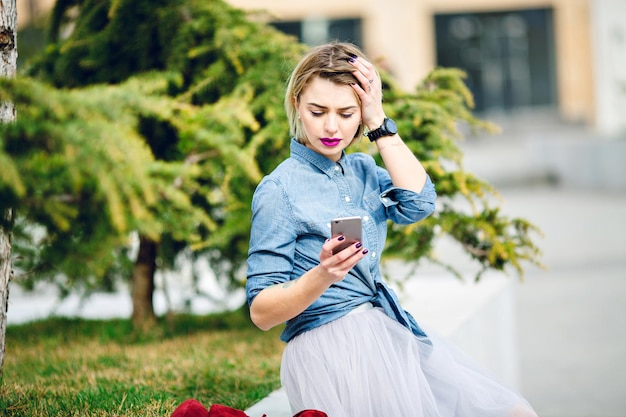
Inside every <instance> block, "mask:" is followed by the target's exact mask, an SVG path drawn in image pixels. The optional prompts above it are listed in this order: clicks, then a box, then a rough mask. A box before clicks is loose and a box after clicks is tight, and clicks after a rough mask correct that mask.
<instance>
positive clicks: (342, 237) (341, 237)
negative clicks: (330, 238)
mask: <svg viewBox="0 0 626 417" xmlns="http://www.w3.org/2000/svg"><path fill="white" fill-rule="evenodd" d="M344 239H345V236H339V237H338V238H337V240H344Z"/></svg>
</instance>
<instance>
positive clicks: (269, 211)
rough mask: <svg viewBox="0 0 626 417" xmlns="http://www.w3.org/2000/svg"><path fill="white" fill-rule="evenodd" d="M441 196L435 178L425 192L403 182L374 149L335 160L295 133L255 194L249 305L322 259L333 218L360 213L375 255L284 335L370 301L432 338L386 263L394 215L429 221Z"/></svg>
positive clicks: (290, 323) (367, 243) (402, 220)
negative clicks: (385, 276) (387, 276)
mask: <svg viewBox="0 0 626 417" xmlns="http://www.w3.org/2000/svg"><path fill="white" fill-rule="evenodd" d="M435 198H436V193H435V189H434V186H433V184H432V182H431V180H430V178H428V179H427V181H426V185H425V186H424V188H423V190H422V192H421V193H416V192H413V191H410V190H406V189H401V188H397V187H394V186H393V184H392V182H391V178H390V176H389V173H388V172H387V171H386V170H385V169H383V168H381V167H379V166H377V165H376V163H375V161H374V159H373V158H372V157H371V156H369V155H366V154H363V153H353V154H349V155H347V154H345V153H344V155H343V156H342V157H341V159H340V160H339V161H338V162H333V161H332V160H330V159H328V158H326V157H324V156H322V155H320V154H318V153H317V152H315V151H313V150H311V149H309V148H307V147H306V146H304V145H301V144H300V143H298V142H297V141H295V140H293V139H292V140H291V157H290V158H288V159H286V160H285V161H283V162H282V163H281V164H280V165H279V166H278V167H277V168H276V169H275V170H274V171H273V172H272V173H271V174H270V175H268V176H266V177H265V178H263V180H262V181H261V183H260V184H259V185H258V187H257V189H256V191H255V193H254V197H253V200H252V229H251V236H250V248H249V252H248V272H247V283H246V291H247V298H248V303H249V304H251V303H252V301H253V300H254V298H255V297H256V295H257V294H258V293H259V292H260V291H261V290H263V289H264V288H267V287H268V286H271V285H274V284H279V283H284V282H287V281H290V280H295V279H297V278H299V277H301V276H302V275H304V273H305V272H307V271H308V270H310V269H311V268H313V267H314V266H316V265H318V264H319V254H320V251H321V247H322V245H323V244H324V242H325V241H326V239H328V238H330V221H331V219H333V218H335V217H346V216H360V217H361V218H362V220H363V247H364V248H368V249H369V252H368V254H367V255H366V256H365V257H364V258H363V259H361V261H359V263H358V264H357V265H356V266H355V267H354V268H353V269H352V270H351V271H350V272H349V273H348V274H347V275H346V277H345V278H344V279H343V280H342V281H339V282H337V283H335V284H333V285H331V286H330V288H328V289H327V290H326V291H325V292H324V294H323V295H322V296H321V297H319V298H318V299H317V300H316V301H315V302H314V303H313V304H312V305H311V306H309V307H308V308H307V309H306V310H305V311H304V312H302V313H301V314H300V315H298V316H297V317H294V318H293V319H291V320H289V321H288V322H287V325H286V327H285V329H284V331H283V333H282V335H281V340H283V341H285V342H288V341H289V340H291V339H292V338H293V337H294V336H297V335H298V334H300V333H302V332H305V331H307V330H310V329H312V328H315V327H317V326H320V325H322V324H325V323H328V322H330V321H332V320H335V319H337V318H339V317H342V316H344V315H346V314H347V313H349V312H350V311H351V310H352V309H353V308H355V307H357V306H359V305H361V304H363V303H365V302H371V303H372V304H374V306H376V307H381V308H382V309H383V310H384V311H385V313H386V314H387V315H389V316H390V317H392V318H394V319H396V320H398V321H399V322H400V323H401V324H403V325H404V326H406V327H408V328H409V329H411V330H412V331H413V333H415V334H416V335H417V336H421V337H426V335H425V334H424V332H423V330H422V329H421V328H420V327H419V325H418V324H417V323H416V322H415V320H414V318H413V317H412V316H411V315H410V314H409V313H408V312H406V311H405V310H404V309H403V308H402V307H401V306H400V304H399V301H398V297H397V295H396V294H395V293H394V292H393V290H391V289H390V288H389V287H388V286H387V284H386V283H384V282H383V281H382V275H381V271H380V262H379V261H380V257H381V254H382V251H383V247H384V244H385V239H386V236H387V220H392V221H393V222H396V223H399V224H410V223H415V222H417V221H419V220H422V219H424V218H426V217H427V216H429V215H430V214H431V213H432V212H433V211H434V208H435Z"/></svg>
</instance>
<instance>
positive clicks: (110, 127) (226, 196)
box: [0, 0, 539, 285]
mask: <svg viewBox="0 0 626 417" xmlns="http://www.w3.org/2000/svg"><path fill="white" fill-rule="evenodd" d="M257 20H258V19H251V17H250V16H248V15H246V14H244V13H243V12H242V11H239V10H236V9H233V8H231V7H229V6H227V5H226V4H225V3H223V2H222V1H221V0H210V1H200V0H188V1H183V0H158V1H155V0H150V1H148V0H105V1H102V0H59V1H58V2H57V4H56V6H55V9H54V12H53V16H52V24H51V31H50V38H51V40H52V42H51V43H50V44H49V45H48V46H47V48H46V50H45V52H44V53H43V54H41V55H40V56H39V57H37V59H35V60H33V61H31V62H30V63H29V65H28V66H27V72H26V73H25V74H23V75H22V76H21V78H19V79H18V80H16V81H11V80H7V81H2V84H1V85H0V100H7V101H12V102H14V103H15V104H16V106H17V108H18V122H17V123H16V124H15V125H12V126H2V127H0V129H1V130H0V138H1V139H0V162H1V165H2V170H0V205H1V206H2V207H0V209H1V208H3V207H4V206H10V207H16V208H17V209H18V213H19V214H20V220H19V222H18V226H19V227H18V228H17V230H18V232H16V234H17V236H18V238H17V239H16V252H17V253H18V256H19V257H20V258H21V259H22V260H23V261H28V262H23V263H22V265H21V268H22V269H23V270H28V271H31V270H38V271H41V272H42V273H43V274H44V275H45V276H46V277H48V278H49V279H51V280H57V281H58V280H59V279H60V282H66V280H67V278H68V277H69V278H70V280H69V281H70V282H73V281H74V280H76V281H78V280H80V279H82V278H88V279H87V280H84V281H81V282H83V283H85V282H87V283H89V282H93V283H102V280H103V279H104V281H105V282H109V281H110V279H111V277H112V274H113V275H115V274H116V273H117V274H119V273H120V271H123V270H124V269H123V266H124V263H125V262H127V258H126V256H125V248H127V247H128V234H129V232H130V231H137V232H138V233H141V234H145V235H147V236H150V237H152V238H154V239H155V240H157V241H159V242H160V246H159V259H160V266H161V267H163V268H167V267H174V260H175V259H176V254H177V253H180V252H181V251H183V250H187V249H188V248H191V249H192V250H193V251H194V254H196V255H198V256H207V257H208V258H209V259H210V263H211V266H212V267H213V268H214V269H215V270H216V271H217V272H218V274H220V276H223V277H227V278H228V280H229V281H230V282H232V283H234V284H236V285H238V284H240V283H241V282H242V280H243V274H242V272H241V270H242V268H241V267H242V266H243V264H244V261H245V258H246V254H247V248H248V233H249V222H250V202H251V197H252V193H253V191H254V188H255V186H256V184H257V183H258V181H259V180H260V179H261V177H262V176H263V175H264V174H266V173H269V172H270V171H271V170H272V169H273V168H274V167H275V166H276V165H277V164H278V163H279V162H280V161H281V160H283V159H284V158H285V157H286V156H287V155H288V152H289V146H288V144H289V136H288V126H287V121H286V118H285V116H284V110H283V104H282V102H283V94H284V86H285V81H286V78H287V76H288V73H289V71H290V70H291V69H292V68H293V66H294V65H295V62H296V61H297V59H298V58H299V56H300V54H301V53H302V52H303V51H304V47H303V46H302V45H300V44H298V43H297V42H296V41H295V40H294V39H292V38H290V37H287V36H285V35H282V34H280V33H278V32H276V31H275V30H273V29H272V28H271V27H269V26H267V25H264V24H262V23H258V22H257ZM68 27H71V28H73V29H72V31H71V33H70V34H69V36H67V35H63V34H65V33H67V32H66V29H67V28H68ZM383 77H384V82H385V106H386V111H387V114H388V115H389V116H390V117H393V118H394V119H396V121H397V122H398V125H399V128H400V131H401V132H402V136H403V137H404V138H405V140H406V141H407V143H408V145H409V146H410V147H411V149H412V150H413V151H414V152H415V153H416V155H417V156H418V157H419V158H420V160H421V161H422V162H423V163H424V165H425V166H426V168H427V170H428V171H429V173H430V174H431V176H432V178H433V180H434V182H435V184H436V187H437V191H438V194H439V196H440V199H439V210H438V211H437V212H436V213H435V215H433V216H432V217H431V218H429V219H427V220H426V221H424V222H421V223H419V224H416V225H412V226H409V227H399V226H396V225H392V226H391V228H390V233H389V240H388V245H387V247H386V254H387V255H388V256H389V257H400V258H402V259H405V260H409V261H411V262H416V263H417V262H419V261H420V260H421V259H426V258H432V259H434V260H435V261H437V262H441V263H443V264H445V263H446V260H445V259H435V258H434V255H433V252H432V250H431V249H432V247H433V244H434V242H435V241H436V239H437V238H439V237H440V236H443V235H446V236H451V237H453V238H454V239H456V240H457V241H458V242H459V243H460V244H461V245H462V246H463V247H464V248H465V249H466V251H467V252H468V253H469V254H470V255H471V256H472V257H473V258H474V259H475V260H476V261H477V263H478V265H479V266H480V271H479V273H478V275H477V278H478V277H479V276H480V273H481V272H482V271H484V270H486V269H492V268H493V269H497V270H505V269H506V268H507V267H509V266H510V267H513V268H514V269H515V270H517V272H518V273H520V274H522V273H523V268H522V262H524V261H529V262H531V263H537V262H538V256H539V250H538V249H537V247H536V246H535V245H534V243H533V241H532V239H531V233H533V232H534V231H536V230H535V228H534V227H533V226H532V225H531V224H529V223H528V222H526V221H524V220H522V219H508V218H506V217H505V216H503V215H502V214H501V213H500V212H499V210H498V207H497V206H496V207H491V206H490V198H489V197H490V196H493V195H495V194H496V192H495V190H494V189H493V188H492V187H491V186H489V184H486V183H485V182H483V181H481V180H480V179H478V178H476V177H474V176H473V175H471V174H470V173H468V172H466V171H465V170H464V169H463V166H462V154H461V152H460V150H459V148H458V147H457V145H456V141H458V140H459V139H461V138H462V136H463V134H462V131H461V128H460V126H468V127H471V128H472V129H490V128H491V126H489V125H488V124H486V123H483V122H481V121H480V120H477V119H475V118H474V116H473V115H472V113H471V109H472V106H473V103H472V97H471V94H470V93H469V91H468V89H467V88H466V86H465V84H464V82H463V74H462V73H461V72H460V71H457V70H453V69H436V70H434V71H433V72H432V73H431V74H430V75H429V76H428V77H427V78H426V79H425V80H424V82H423V84H422V85H420V86H419V87H418V88H417V89H416V90H415V91H412V92H408V93H407V92H404V91H402V90H401V89H400V88H398V87H397V86H396V85H395V84H394V82H393V80H392V79H391V78H390V77H389V75H388V74H383ZM36 80H39V81H36ZM372 149H373V148H372V147H371V146H368V144H367V143H366V141H363V142H362V143H361V144H360V145H359V146H357V150H364V151H368V152H371V151H372ZM459 197H461V198H462V199H464V200H466V202H469V203H470V204H469V205H467V204H458V203H459V201H458V200H459ZM465 206H469V210H468V209H465V208H464V207H465ZM120 255H122V256H120ZM120 268H122V269H120ZM107 277H108V278H107ZM90 280H91V281H90ZM83 285H84V284H83Z"/></svg>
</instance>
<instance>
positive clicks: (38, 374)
mask: <svg viewBox="0 0 626 417" xmlns="http://www.w3.org/2000/svg"><path fill="white" fill-rule="evenodd" d="M279 332H280V329H274V330H272V331H270V332H262V331H261V330H259V329H257V328H256V327H254V326H253V325H252V324H251V322H250V320H249V318H248V316H247V312H245V311H236V312H230V313H223V314H219V315H210V316H188V315H180V316H175V317H171V318H169V319H167V320H166V319H163V320H162V323H160V324H159V327H158V328H157V329H155V331H153V332H151V333H149V334H142V335H137V334H135V333H134V332H133V331H132V326H131V324H130V322H129V321H128V320H106V321H93V320H78V319H59V318H56V319H49V320H44V321H39V322H34V323H29V324H25V325H19V326H9V327H8V329H7V334H6V353H5V362H4V369H3V371H4V377H3V381H2V385H0V415H2V416H3V417H5V416H6V417H21V416H28V417H43V416H46V417H48V416H55V417H56V416H145V417H155V416H169V415H170V414H171V412H172V411H173V410H174V408H175V407H176V405H178V404H179V403H180V402H181V401H183V400H185V399H188V398H196V399H198V400H199V401H200V402H202V403H203V404H205V405H206V406H210V404H214V403H219V404H224V405H228V406H230V407H233V408H237V409H241V410H244V409H246V408H248V407H249V406H251V405H252V404H254V403H255V402H257V401H259V400H260V399H261V398H263V397H265V396H266V395H267V394H269V393H270V392H271V391H273V390H274V389H276V388H277V387H278V386H279V385H280V380H279V366H280V358H281V355H282V351H283V347H284V344H283V343H282V342H280V340H279V339H278V336H279Z"/></svg>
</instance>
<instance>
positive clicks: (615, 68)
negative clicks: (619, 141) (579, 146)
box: [591, 0, 626, 138]
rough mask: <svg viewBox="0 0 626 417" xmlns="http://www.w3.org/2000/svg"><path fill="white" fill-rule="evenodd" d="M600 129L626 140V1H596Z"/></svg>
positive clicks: (594, 19)
mask: <svg viewBox="0 0 626 417" xmlns="http://www.w3.org/2000/svg"><path fill="white" fill-rule="evenodd" d="M591 21H592V22H591V23H592V36H593V46H594V47H593V48H592V49H593V50H594V60H593V61H594V72H595V74H594V80H595V86H596V88H595V89H596V99H595V101H596V106H595V111H596V115H595V118H596V123H595V125H596V128H597V129H598V131H599V132H601V133H603V134H606V135H607V136H609V137H621V138H626V0H593V2H592V7H591Z"/></svg>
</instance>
